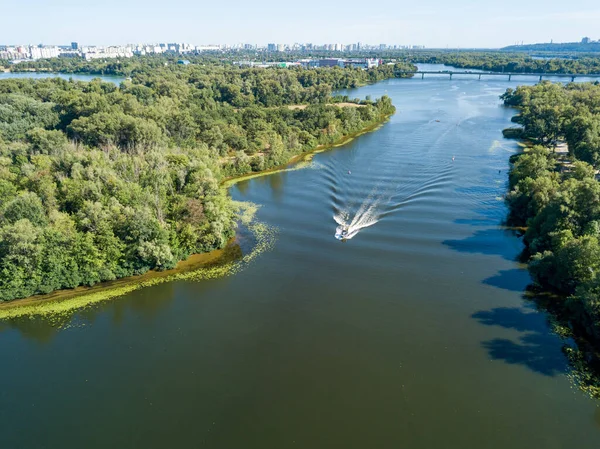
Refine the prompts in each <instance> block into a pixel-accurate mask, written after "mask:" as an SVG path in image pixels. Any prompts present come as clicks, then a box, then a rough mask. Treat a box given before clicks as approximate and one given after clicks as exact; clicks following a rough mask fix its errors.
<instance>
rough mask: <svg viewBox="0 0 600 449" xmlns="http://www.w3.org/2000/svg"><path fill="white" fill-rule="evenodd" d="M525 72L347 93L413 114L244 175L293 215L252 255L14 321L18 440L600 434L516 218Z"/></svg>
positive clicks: (271, 214) (14, 433)
mask: <svg viewBox="0 0 600 449" xmlns="http://www.w3.org/2000/svg"><path fill="white" fill-rule="evenodd" d="M531 81H535V80H531ZM518 82H523V81H522V80H514V79H513V81H512V82H510V83H509V82H508V81H506V80H500V79H497V77H494V78H493V79H489V80H488V79H483V80H481V81H478V80H477V79H474V78H473V77H471V78H469V77H464V78H461V77H455V79H453V80H452V81H450V80H448V79H447V77H446V78H442V77H435V76H432V77H426V78H425V79H424V80H421V79H411V80H388V81H384V82H380V83H377V84H375V85H371V86H367V87H363V88H360V89H358V90H355V91H351V92H348V93H349V94H350V95H351V96H359V97H364V96H366V95H371V96H372V97H373V98H375V97H379V96H381V95H383V94H386V95H389V96H390V97H392V99H393V102H394V104H395V105H396V107H397V109H398V111H397V113H396V114H395V115H394V116H393V117H392V118H391V119H390V121H389V122H388V123H386V124H385V125H383V126H382V127H381V128H380V129H379V130H377V131H375V132H372V133H369V134H366V135H363V136H360V137H359V138H357V139H355V140H354V141H352V142H350V143H349V144H347V145H345V146H343V147H339V148H336V149H333V150H331V151H328V152H325V153H322V154H319V155H317V156H316V157H315V158H314V161H313V163H312V165H311V166H310V167H309V168H306V169H303V170H296V171H290V172H284V173H277V174H273V175H270V176H265V177H261V178H255V179H252V180H248V181H243V182H240V183H238V184H237V185H236V186H234V187H232V188H231V194H232V196H233V197H234V198H235V199H237V200H242V201H252V202H254V203H257V204H260V205H261V206H262V207H261V209H260V210H259V212H258V217H259V219H260V220H261V221H263V222H265V223H268V224H269V225H271V226H273V227H275V228H276V229H277V241H276V242H275V245H274V246H273V248H272V249H271V250H270V251H268V252H265V253H263V254H261V255H260V256H259V257H258V258H257V259H256V260H254V261H253V262H252V263H250V264H249V266H247V267H246V269H245V270H243V271H241V272H239V273H237V274H235V275H234V276H230V277H226V278H221V279H217V280H211V281H205V282H199V283H194V282H183V281H181V282H172V283H168V284H162V285H159V286H156V287H150V288H146V289H143V290H139V291H136V292H134V293H131V294H129V295H127V296H125V297H122V298H119V299H116V300H113V301H110V302H106V303H103V304H101V305H99V306H95V307H93V308H91V309H88V310H85V311H83V312H79V313H76V314H75V316H74V317H73V318H72V319H71V321H70V322H69V323H66V324H68V325H67V326H64V328H62V329H59V328H57V327H53V326H51V325H49V324H47V323H45V322H42V321H39V320H18V321H13V322H7V323H0V360H2V369H0V422H2V432H0V447H2V448H11V449H13V448H41V447H47V448H55V447H61V448H63V449H67V448H81V447H85V448H88V449H90V448H105V447H119V448H134V447H136V448H137V447H144V448H164V447H207V448H244V449H249V448H257V449H258V448H261V449H263V448H277V449H282V448H338V447H339V448H346V449H348V448H357V449H364V448H411V449H414V448H423V449H425V448H426V449H432V448H460V449H484V448H489V449H496V448H497V449H500V448H502V449H505V448H523V449H531V448H544V449H552V448H578V449H585V448H590V449H592V448H596V449H597V448H598V447H600V412H599V410H600V409H599V408H598V402H597V401H594V400H592V399H590V398H589V397H587V396H586V395H585V394H584V393H582V392H581V391H580V390H579V389H578V388H577V387H576V386H575V385H574V384H573V382H572V381H571V380H570V377H571V374H572V373H571V371H570V369H569V366H568V364H567V361H566V359H565V357H564V355H563V353H562V351H561V348H562V347H563V345H564V342H563V341H561V339H560V338H559V337H558V336H556V335H555V334H553V333H552V332H551V330H550V327H549V324H548V323H547V320H546V316H545V315H544V314H543V313H540V312H538V311H536V309H535V307H534V306H533V305H532V304H531V303H530V302H528V301H527V300H525V299H524V298H523V291H524V289H525V287H526V286H527V285H528V283H529V282H530V278H529V276H528V274H527V271H526V270H525V269H524V267H523V266H522V265H519V264H518V263H517V262H516V261H515V259H516V258H517V256H518V254H519V252H520V250H521V248H522V246H521V242H520V241H519V239H518V238H517V237H515V235H514V234H513V233H512V232H511V231H509V230H506V229H504V228H503V227H502V226H501V222H502V220H503V218H504V217H505V215H506V207H505V205H504V203H503V201H502V198H501V197H502V195H503V193H504V192H505V189H506V178H507V168H508V157H509V156H510V155H511V154H512V153H514V152H515V151H517V145H516V143H515V142H514V141H510V140H504V139H503V138H502V133H501V131H502V129H503V128H505V127H507V126H509V125H510V123H511V122H510V118H511V116H512V115H513V114H514V111H512V110H509V109H506V108H504V107H502V106H501V105H500V102H499V100H498V96H499V95H500V94H501V93H502V92H503V91H504V90H505V89H506V88H507V87H509V86H516V85H517V83H518ZM528 82H529V81H528ZM453 158H454V160H453ZM338 222H340V223H346V224H348V225H350V231H351V234H352V238H351V239H349V240H347V241H345V242H342V241H338V240H336V239H335V238H334V233H335V230H336V227H337V226H338Z"/></svg>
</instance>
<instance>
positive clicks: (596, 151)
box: [501, 82, 600, 345]
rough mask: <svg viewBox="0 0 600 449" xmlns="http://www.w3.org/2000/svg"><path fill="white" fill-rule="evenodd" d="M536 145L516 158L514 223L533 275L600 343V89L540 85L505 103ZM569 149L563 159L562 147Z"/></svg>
mask: <svg viewBox="0 0 600 449" xmlns="http://www.w3.org/2000/svg"><path fill="white" fill-rule="evenodd" d="M501 98H502V99H503V100H504V103H505V104H506V105H508V106H512V107H517V108H519V114H518V115H517V116H516V117H515V118H514V119H513V121H515V122H516V123H518V124H520V125H521V126H522V127H523V137H525V138H526V139H528V140H530V141H531V142H532V143H534V144H535V145H534V146H533V147H532V148H530V149H529V150H528V151H525V152H524V153H522V154H519V155H516V156H515V157H513V162H514V164H513V166H512V168H511V171H510V175H509V189H510V191H509V193H508V195H507V202H508V205H509V209H510V215H509V222H510V224H512V225H515V226H520V227H524V228H526V231H525V234H524V242H525V245H526V247H527V250H526V251H527V256H528V259H529V261H528V263H529V270H530V273H531V275H532V277H533V279H534V280H535V282H536V283H537V284H538V285H540V286H541V287H543V288H545V289H549V290H551V291H555V292H558V293H560V295H561V297H565V298H566V299H565V300H564V301H563V304H562V306H564V310H565V311H566V313H567V315H568V317H569V319H570V321H571V323H572V325H573V326H574V327H576V328H577V329H579V330H580V331H582V332H583V333H584V334H585V335H586V336H588V337H589V338H591V340H592V341H594V342H595V343H596V345H598V344H600V276H599V274H600V183H599V182H598V180H597V173H598V169H599V168H600V85H599V84H598V83H577V84H576V83H571V84H568V85H566V86H563V85H561V84H552V83H549V82H544V83H540V84H538V85H535V86H519V87H518V88H517V89H514V90H513V89H508V90H507V91H506V93H505V94H504V95H502V97H501ZM565 143H566V145H567V146H568V153H565V152H564V150H563V151H561V149H563V148H564V144H565Z"/></svg>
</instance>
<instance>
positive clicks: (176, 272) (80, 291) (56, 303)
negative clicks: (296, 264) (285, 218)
mask: <svg viewBox="0 0 600 449" xmlns="http://www.w3.org/2000/svg"><path fill="white" fill-rule="evenodd" d="M235 205H236V207H237V209H238V217H239V221H240V224H241V225H242V226H244V227H245V228H246V229H247V230H248V232H249V234H250V236H251V237H252V239H253V240H254V241H253V246H252V249H251V250H250V251H249V252H248V253H247V254H243V252H242V249H241V247H240V245H239V241H238V238H234V239H232V240H231V241H230V242H228V244H227V246H226V247H225V248H223V249H219V250H214V251H211V252H208V253H202V254H194V255H192V256H190V257H188V258H187V259H186V260H183V261H181V262H179V263H178V264H177V267H176V268H174V269H172V270H165V271H152V270H151V271H148V272H147V273H144V274H142V275H139V276H130V277H126V278H121V279H117V280H114V281H110V282H103V283H99V284H97V285H95V286H93V287H77V288H74V289H71V290H58V291H54V292H52V293H49V294H47V295H36V296H30V297H28V298H23V299H16V300H13V301H10V302H5V303H0V320H3V319H11V318H18V317H23V316H47V317H51V316H54V315H64V314H68V313H70V312H73V311H75V310H79V309H82V308H85V307H88V306H91V305H94V304H97V303H100V302H104V301H107V300H110V299H114V298H117V297H119V296H123V295H125V294H127V293H130V292H132V291H135V290H139V289H141V288H145V287H150V286H153V285H158V284H162V283H165V282H171V281H175V280H193V281H198V280H207V279H216V278H219V277H224V276H228V275H231V274H234V273H236V272H238V271H239V270H241V269H243V267H244V265H246V264H248V263H249V262H251V261H252V260H253V259H254V258H256V257H257V256H258V255H259V254H261V253H263V252H265V251H267V250H269V249H270V248H271V246H272V245H273V243H274V240H275V230H274V229H273V228H271V227H269V226H268V225H266V224H264V223H261V222H259V221H257V220H256V219H255V214H256V211H257V210H258V206H256V205H255V204H253V203H241V202H236V203H235Z"/></svg>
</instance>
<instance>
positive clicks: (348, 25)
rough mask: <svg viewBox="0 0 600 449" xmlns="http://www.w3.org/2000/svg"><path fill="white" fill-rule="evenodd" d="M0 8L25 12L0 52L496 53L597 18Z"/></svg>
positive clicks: (336, 7)
mask: <svg viewBox="0 0 600 449" xmlns="http://www.w3.org/2000/svg"><path fill="white" fill-rule="evenodd" d="M10 1H11V3H9V4H8V5H5V6H4V8H3V9H4V13H5V17H6V18H11V17H12V18H18V17H20V16H21V15H23V13H24V12H25V11H26V12H27V23H26V24H27V26H23V24H24V22H23V21H20V20H7V21H6V23H4V24H3V29H2V33H1V34H0V43H2V44H38V43H44V44H48V45H52V44H55V45H64V44H68V43H70V42H71V41H76V42H79V43H81V44H82V45H113V44H126V43H141V42H144V43H145V42H148V43H150V42H186V43H190V44H195V45H201V44H229V45H232V44H238V43H249V44H259V45H266V44H267V43H271V42H273V43H284V44H293V43H295V42H299V43H307V42H311V43H314V44H324V43H343V44H348V43H353V42H362V43H365V44H380V43H384V44H388V45H425V46H426V47H428V48H500V47H505V46H508V45H513V44H515V43H521V42H523V43H525V44H528V43H529V44H531V43H538V42H550V41H551V40H552V41H554V42H577V41H580V40H581V38H582V37H584V36H588V37H590V38H592V39H594V40H596V39H600V29H598V27H597V23H598V21H600V8H599V7H598V5H597V3H596V2H592V1H590V0H583V1H581V2H579V4H578V6H577V8H571V7H569V5H565V4H559V3H558V2H554V3H549V2H544V1H541V0H531V1H530V2H528V3H526V4H525V3H523V2H520V1H517V0H506V1H505V2H503V3H501V4H493V5H488V4H482V3H481V2H477V1H475V0H456V1H455V2H453V3H451V4H448V3H447V2H442V1H441V0H426V1H424V2H420V3H418V4H415V3H414V2H397V1H392V0H382V1H380V2H378V4H377V6H375V7H372V8H365V7H364V3H363V2H359V1H357V0H348V1H345V2H341V1H339V0H334V1H332V2H327V3H323V2H318V1H316V0H306V1H304V2H302V3H299V4H282V3H281V2H275V1H274V0H258V1H256V2H254V3H249V2H242V1H241V0H232V1H231V2H229V3H228V4H227V9H226V10H223V8H222V7H221V6H220V4H210V5H199V4H196V3H194V2H192V1H191V0H173V1H171V2H169V3H164V2H159V1H157V0H147V1H141V0H130V1H128V2H126V3H124V2H122V1H117V0H105V1H104V2H102V3H101V4H82V3H80V2H77V1H74V0H50V1H42V0H25V1H23V2H20V3H18V4H17V2H16V1H14V0H10Z"/></svg>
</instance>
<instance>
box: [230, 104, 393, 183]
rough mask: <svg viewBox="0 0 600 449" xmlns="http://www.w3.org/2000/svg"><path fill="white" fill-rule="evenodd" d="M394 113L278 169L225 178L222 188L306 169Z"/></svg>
mask: <svg viewBox="0 0 600 449" xmlns="http://www.w3.org/2000/svg"><path fill="white" fill-rule="evenodd" d="M394 113H395V112H394ZM394 113H392V114H384V115H382V116H381V117H380V119H379V120H377V121H375V122H374V123H372V124H370V125H368V126H366V127H364V128H363V129H361V130H360V131H357V132H355V133H351V134H348V135H346V136H343V137H342V138H340V139H339V140H337V141H335V142H333V143H330V144H326V145H318V146H316V147H315V148H313V149H312V150H309V151H305V152H303V153H300V154H297V155H295V156H292V157H291V158H290V159H289V160H288V161H287V162H286V163H284V164H281V165H279V166H277V167H274V168H270V169H268V170H262V171H257V172H250V173H246V174H243V175H239V176H231V177H228V178H225V179H223V180H222V181H221V186H222V187H224V188H229V187H231V186H233V185H235V184H237V183H238V182H240V181H247V180H249V179H254V178H260V177H262V176H267V175H271V174H273V173H281V172H285V171H292V170H298V169H300V168H304V165H302V164H304V163H309V162H310V161H311V160H312V158H313V157H314V156H315V155H317V154H319V153H323V152H325V151H327V150H330V149H332V148H338V147H341V146H344V145H346V144H348V143H350V142H352V141H353V140H354V139H356V138H357V137H359V136H362V135H363V134H367V133H370V132H373V131H376V130H378V129H379V128H380V127H381V126H383V125H384V124H385V123H386V122H387V121H388V120H389V119H390V117H391V116H392V115H394Z"/></svg>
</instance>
